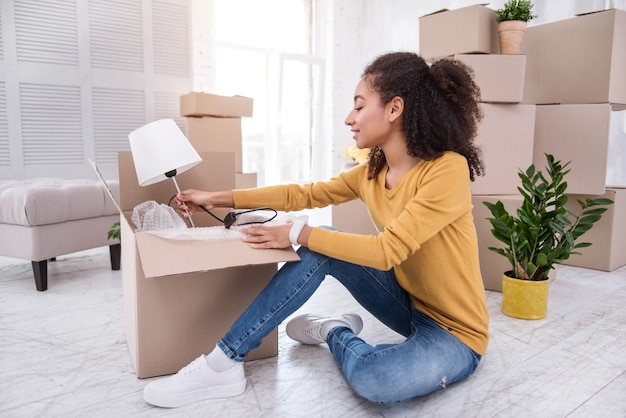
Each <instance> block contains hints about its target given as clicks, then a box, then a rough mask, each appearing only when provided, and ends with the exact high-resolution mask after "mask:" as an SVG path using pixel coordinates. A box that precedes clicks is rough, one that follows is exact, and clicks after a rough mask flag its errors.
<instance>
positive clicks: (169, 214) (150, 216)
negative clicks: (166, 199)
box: [131, 200, 187, 232]
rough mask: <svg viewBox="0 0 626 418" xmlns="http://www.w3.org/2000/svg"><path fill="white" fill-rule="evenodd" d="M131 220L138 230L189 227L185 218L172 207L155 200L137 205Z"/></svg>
mask: <svg viewBox="0 0 626 418" xmlns="http://www.w3.org/2000/svg"><path fill="white" fill-rule="evenodd" d="M131 220H132V221H133V224H135V228H137V232H140V231H160V230H170V229H174V230H177V229H187V224H185V221H184V219H183V218H181V217H180V216H179V215H178V214H177V213H176V211H175V210H174V209H173V208H172V207H170V206H167V205H165V204H159V203H157V202H155V201H154V200H149V201H147V202H143V203H140V204H139V205H137V206H135V208H134V209H133V215H132V217H131Z"/></svg>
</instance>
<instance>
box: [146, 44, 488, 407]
mask: <svg viewBox="0 0 626 418" xmlns="http://www.w3.org/2000/svg"><path fill="white" fill-rule="evenodd" d="M479 96H480V91H479V89H478V87H477V86H476V85H475V84H474V82H473V80H472V77H471V73H470V71H469V69H468V68H467V67H465V66H464V65H463V64H461V63H460V62H457V61H453V60H442V61H438V62H437V63H435V64H434V65H432V67H429V66H428V65H427V64H426V63H425V62H424V60H422V58H420V57H419V56H418V55H416V54H414V53H408V52H396V53H390V54H386V55H383V56H380V57H378V58H377V59H376V60H374V61H373V62H372V63H371V64H370V65H368V66H367V67H366V68H365V71H364V73H363V76H362V78H361V80H360V81H359V83H358V85H357V86H356V91H355V95H354V108H353V109H352V110H351V111H350V113H349V114H348V117H347V118H346V120H345V123H346V125H348V126H349V127H350V129H351V131H352V133H353V137H354V140H355V141H356V145H357V147H359V148H371V151H370V158H369V161H368V163H367V164H362V165H360V166H358V167H355V168H353V169H352V170H350V171H347V172H344V173H341V174H340V175H339V176H337V177H335V178H333V179H331V180H330V181H328V182H320V183H314V184H308V185H304V186H301V185H280V186H270V187H265V188H260V189H251V190H234V191H228V192H202V191H197V190H186V191H184V192H182V193H181V194H179V195H178V196H177V203H178V207H179V208H180V209H181V210H182V211H186V210H188V211H189V212H190V213H191V214H193V213H194V212H196V211H198V210H200V209H202V207H204V208H206V209H211V208H215V207H235V208H254V207H259V206H269V207H272V208H274V209H277V210H284V211H294V210H300V209H304V208H311V207H323V206H327V205H335V204H339V203H342V202H346V201H349V200H353V199H361V200H363V202H365V204H366V205H367V208H368V210H369V212H370V215H371V217H372V220H373V221H374V223H375V225H376V227H377V228H378V230H379V231H380V232H379V234H378V236H365V235H356V234H349V233H344V232H341V231H337V230H332V229H328V228H320V227H316V228H314V227H311V226H309V225H306V224H304V223H303V222H294V223H293V224H291V225H282V226H263V225H255V226H250V227H246V228H245V229H243V232H244V233H245V234H246V238H245V239H244V241H245V242H248V243H250V244H251V245H252V247H254V248H259V249H263V248H285V247H288V246H290V245H292V244H298V245H300V248H299V249H298V254H299V255H300V258H301V260H300V261H297V262H292V263H287V264H286V265H285V266H283V268H281V269H280V270H279V271H278V273H277V274H276V275H275V276H274V278H273V279H272V281H271V282H270V283H269V284H268V286H267V287H266V288H265V289H264V290H263V292H261V294H260V295H259V296H258V297H257V298H256V299H255V300H254V301H253V302H252V304H251V305H250V307H249V308H248V309H247V310H246V311H245V312H244V313H243V314H242V315H241V316H240V317H239V318H238V319H237V320H236V321H235V323H234V324H233V326H232V327H231V329H230V330H229V332H228V333H227V334H226V335H225V336H224V337H223V338H222V339H221V340H220V341H219V342H218V343H217V346H216V347H215V349H214V350H213V351H212V352H211V353H210V354H208V355H207V356H201V357H199V358H198V359H196V360H194V361H193V362H192V363H190V364H189V365H188V366H186V367H185V368H183V369H182V370H181V371H179V372H178V373H177V374H176V375H173V376H169V377H166V378H164V379H161V380H157V381H154V382H151V383H150V384H148V385H147V386H146V388H145V390H144V399H145V400H146V401H147V402H149V403H151V404H154V405H157V406H164V407H175V406H180V405H185V404H187V403H191V402H195V401H199V400H203V399H210V398H217V397H227V396H235V395H238V394H241V393H243V392H244V390H245V385H246V379H245V376H244V372H243V360H244V358H245V357H246V355H247V354H248V352H249V351H250V350H252V349H253V348H255V347H258V346H259V345H260V343H261V340H262V339H263V337H265V336H266V335H267V334H269V333H270V332H271V331H272V330H273V329H274V328H276V327H277V326H278V325H279V324H280V323H281V322H282V321H283V320H285V319H286V318H287V317H288V316H289V315H291V314H292V313H294V312H295V311H296V310H297V309H298V308H299V307H300V306H302V305H303V304H304V303H305V302H306V301H307V300H308V299H309V298H310V297H311V295H312V294H313V293H314V291H315V290H316V289H317V288H318V286H319V285H320V283H321V282H322V281H323V280H324V277H326V275H332V276H333V277H335V278H336V279H337V280H338V281H339V282H341V283H342V284H343V285H344V286H345V287H346V288H347V289H348V290H349V291H350V293H351V294H352V295H353V296H354V298H355V299H356V300H357V301H358V302H359V303H360V304H361V305H362V306H363V307H364V308H366V309H367V310H368V311H369V312H371V313H372V314H373V315H374V316H375V317H376V318H378V319H379V320H380V321H382V322H383V323H384V324H386V325H387V326H388V327H389V328H391V329H393V330H394V331H396V332H397V333H399V334H402V335H403V336H405V337H406V340H405V341H403V342H402V343H399V344H382V345H378V346H375V347H373V346H371V345H368V344H367V343H366V342H365V341H363V340H362V339H360V338H359V337H358V336H357V335H358V333H359V332H360V331H361V329H362V327H363V323H362V321H361V318H360V317H359V316H358V315H356V314H344V315H341V316H337V317H334V318H323V317H320V316H317V315H312V314H306V315H300V316H297V317H295V318H294V319H292V320H291V321H290V322H289V323H288V324H287V326H286V332H287V335H288V336H290V337H291V338H293V339H295V340H296V341H299V342H301V343H304V344H321V343H324V342H325V343H328V347H329V349H330V351H331V352H332V354H333V355H334V357H335V359H336V361H337V363H338V365H339V366H340V367H341V369H342V371H343V373H344V374H345V377H346V379H347V381H348V382H349V383H350V385H351V386H352V388H353V389H354V390H355V391H356V392H357V393H358V394H359V395H361V396H363V397H365V398H367V399H369V400H370V401H372V402H376V403H388V402H397V401H402V400H405V399H408V398H412V397H415V396H420V395H424V394H427V393H430V392H432V391H435V390H437V389H439V388H441V387H445V386H446V385H447V384H451V383H454V382H457V381H460V380H463V379H465V378H467V377H468V376H469V375H470V374H472V373H473V372H474V370H475V369H476V367H477V366H478V363H479V362H480V360H481V356H482V355H483V354H484V353H485V351H486V348H487V343H488V321H489V318H488V312H487V308H486V301H485V293H484V288H483V283H482V279H481V276H480V269H479V264H478V246H477V239H476V231H475V228H474V223H473V218H472V203H471V189H470V181H471V180H474V176H475V175H483V174H484V169H483V163H482V161H481V159H480V156H479V152H478V149H477V148H476V146H475V145H474V143H473V140H474V138H475V136H476V130H477V123H478V122H479V121H480V119H481V118H482V114H481V112H480V108H479V106H478V103H477V101H478V99H479Z"/></svg>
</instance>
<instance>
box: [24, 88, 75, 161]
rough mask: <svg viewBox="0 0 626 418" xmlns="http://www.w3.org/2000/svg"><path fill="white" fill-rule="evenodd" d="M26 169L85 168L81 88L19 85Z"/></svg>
mask: <svg viewBox="0 0 626 418" xmlns="http://www.w3.org/2000/svg"><path fill="white" fill-rule="evenodd" d="M20 112H21V115H22V117H21V119H22V147H23V153H24V165H25V166H29V165H48V164H49V165H65V164H79V165H82V164H84V161H85V155H84V152H83V131H82V124H81V118H80V115H81V100H80V87H77V86H54V85H45V84H26V83H21V84H20Z"/></svg>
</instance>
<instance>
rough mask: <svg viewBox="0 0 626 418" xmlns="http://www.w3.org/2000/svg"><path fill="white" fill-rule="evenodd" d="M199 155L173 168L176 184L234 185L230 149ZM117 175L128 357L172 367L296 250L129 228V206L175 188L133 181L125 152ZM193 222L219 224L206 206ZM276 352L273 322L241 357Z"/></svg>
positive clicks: (140, 370)
mask: <svg viewBox="0 0 626 418" xmlns="http://www.w3.org/2000/svg"><path fill="white" fill-rule="evenodd" d="M200 155H201V157H202V159H203V162H202V163H200V164H199V165H197V166H196V167H194V168H192V169H190V170H188V171H186V172H184V173H182V174H180V175H178V176H177V179H178V183H179V184H180V186H181V188H183V189H185V188H196V189H202V190H230V189H233V188H234V187H235V169H234V166H235V161H234V154H233V153H200ZM119 178H120V202H119V209H120V212H121V214H122V216H121V231H122V277H123V290H124V326H125V332H126V339H127V343H128V348H129V351H130V355H131V359H132V362H133V365H134V368H135V372H136V374H137V377H139V378H146V377H152V376H159V375H165V374H171V373H175V372H177V371H178V370H179V369H180V368H181V367H183V366H185V365H186V364H188V363H189V362H190V361H191V360H193V359H194V358H196V357H197V356H199V355H200V354H203V353H207V352H210V351H211V350H212V349H213V347H214V346H215V344H216V342H217V341H218V340H219V339H220V338H221V337H222V336H223V335H224V334H225V333H226V332H227V330H228V329H229V328H230V325H231V324H232V323H233V322H234V320H235V319H236V318H237V317H238V316H239V315H240V314H241V313H242V312H243V311H244V310H245V309H246V308H247V307H248V305H249V304H250V302H251V301H252V300H253V299H254V298H255V297H256V296H257V295H258V294H259V293H260V292H261V290H262V289H263V288H264V287H265V286H266V285H267V283H268V282H269V281H270V279H271V278H272V277H273V275H274V274H275V273H276V271H277V269H278V264H277V263H279V262H283V261H294V260H298V259H299V257H298V255H297V254H296V253H295V252H294V251H293V249H292V248H288V249H282V250H255V249H252V248H250V246H249V244H246V243H244V242H242V241H240V240H229V241H210V240H206V241H200V240H194V241H191V240H172V239H166V238H161V237H158V236H156V235H153V234H151V233H149V232H135V230H134V229H135V228H134V226H133V223H132V221H131V214H132V210H133V208H134V207H135V206H136V205H138V204H139V203H142V202H144V201H147V200H155V201H157V202H159V203H167V202H168V201H169V200H170V198H171V197H172V196H173V195H174V194H175V193H176V190H175V188H174V185H173V183H172V182H171V181H163V182H160V183H157V184H154V185H151V186H147V187H140V186H139V185H138V182H137V176H136V174H135V168H134V164H133V160H132V155H131V153H130V152H121V153H120V154H119ZM215 213H216V214H217V215H218V216H220V217H223V215H224V213H220V212H219V211H215ZM203 215H207V216H203ZM194 223H195V225H196V227H199V226H215V225H216V224H218V222H217V221H215V220H213V218H211V217H210V216H208V214H195V215H194ZM277 353H278V333H277V331H276V330H274V331H273V332H272V333H271V334H270V335H268V336H267V337H266V338H265V339H264V340H263V343H262V344H261V346H260V347H258V348H257V349H255V350H253V351H252V352H251V353H250V354H249V355H248V357H247V358H246V360H254V359H258V358H265V357H271V356H275V355H276V354H277Z"/></svg>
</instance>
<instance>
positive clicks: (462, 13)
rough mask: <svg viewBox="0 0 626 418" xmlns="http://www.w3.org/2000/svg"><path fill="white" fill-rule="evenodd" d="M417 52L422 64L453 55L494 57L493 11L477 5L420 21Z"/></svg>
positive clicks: (496, 34) (495, 42)
mask: <svg viewBox="0 0 626 418" xmlns="http://www.w3.org/2000/svg"><path fill="white" fill-rule="evenodd" d="M419 37H420V38H419V44H420V46H419V49H420V55H421V56H422V57H423V58H424V59H425V60H434V59H437V58H442V57H449V56H453V55H456V54H476V53H483V54H497V53H498V52H499V49H500V44H499V39H498V26H497V23H496V14H495V11H494V10H492V9H489V8H487V7H485V6H483V5H480V4H477V5H473V6H468V7H462V8H460V9H455V10H448V9H443V10H440V11H438V12H435V13H432V14H428V15H426V16H422V17H420V18H419Z"/></svg>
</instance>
